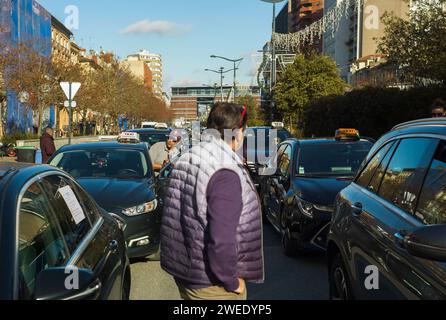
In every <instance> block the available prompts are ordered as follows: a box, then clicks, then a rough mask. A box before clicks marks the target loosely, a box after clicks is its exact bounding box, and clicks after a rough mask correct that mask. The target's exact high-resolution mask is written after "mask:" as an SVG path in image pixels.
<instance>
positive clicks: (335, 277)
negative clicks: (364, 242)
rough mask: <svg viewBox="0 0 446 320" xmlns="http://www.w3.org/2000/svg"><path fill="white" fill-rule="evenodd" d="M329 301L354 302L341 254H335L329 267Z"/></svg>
mask: <svg viewBox="0 0 446 320" xmlns="http://www.w3.org/2000/svg"><path fill="white" fill-rule="evenodd" d="M329 279H330V300H345V301H348V300H354V298H353V291H352V289H351V285H350V279H349V277H348V273H347V269H346V268H345V265H344V262H343V261H342V256H341V254H339V253H338V254H337V255H336V256H335V257H334V259H333V261H332V263H331V265H330V274H329Z"/></svg>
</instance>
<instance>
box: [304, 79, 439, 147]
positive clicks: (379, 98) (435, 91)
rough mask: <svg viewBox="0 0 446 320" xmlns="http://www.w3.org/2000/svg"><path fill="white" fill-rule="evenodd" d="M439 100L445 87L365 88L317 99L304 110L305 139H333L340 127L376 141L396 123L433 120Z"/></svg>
mask: <svg viewBox="0 0 446 320" xmlns="http://www.w3.org/2000/svg"><path fill="white" fill-rule="evenodd" d="M437 98H443V99H444V98H446V88H445V87H423V88H413V89H409V90H399V89H397V88H364V89H358V90H353V91H351V92H349V93H347V94H345V95H342V96H330V97H325V98H322V99H318V100H316V101H313V102H312V103H310V104H309V105H308V106H307V107H306V108H305V112H304V122H305V130H304V132H305V136H306V137H311V136H316V137H321V136H333V135H334V132H335V131H336V129H338V128H357V129H359V130H360V132H361V134H362V135H363V136H368V137H372V138H375V139H377V138H379V137H380V136H382V135H383V134H384V133H386V132H388V131H389V130H391V129H392V128H393V127H394V126H395V125H397V124H400V123H403V122H406V121H410V120H415V119H421V118H428V117H430V114H431V113H430V112H431V106H432V103H433V102H434V100H435V99H437Z"/></svg>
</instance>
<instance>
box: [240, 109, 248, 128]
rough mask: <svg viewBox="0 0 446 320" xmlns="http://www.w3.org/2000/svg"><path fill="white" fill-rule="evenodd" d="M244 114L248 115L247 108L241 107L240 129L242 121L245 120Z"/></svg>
mask: <svg viewBox="0 0 446 320" xmlns="http://www.w3.org/2000/svg"><path fill="white" fill-rule="evenodd" d="M246 113H248V108H247V107H246V106H243V112H242V119H241V120H240V127H243V120H245V117H246Z"/></svg>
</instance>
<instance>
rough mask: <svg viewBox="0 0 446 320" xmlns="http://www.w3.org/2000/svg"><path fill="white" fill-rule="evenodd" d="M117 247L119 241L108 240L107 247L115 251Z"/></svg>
mask: <svg viewBox="0 0 446 320" xmlns="http://www.w3.org/2000/svg"><path fill="white" fill-rule="evenodd" d="M118 247H119V243H118V241H116V240H113V241H110V243H109V245H108V249H109V250H110V251H111V252H113V253H115V252H116V251H117V250H118Z"/></svg>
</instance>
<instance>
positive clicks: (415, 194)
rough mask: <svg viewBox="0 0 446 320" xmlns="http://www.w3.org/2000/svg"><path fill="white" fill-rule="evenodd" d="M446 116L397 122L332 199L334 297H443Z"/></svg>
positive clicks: (330, 246)
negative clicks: (351, 179)
mask: <svg viewBox="0 0 446 320" xmlns="http://www.w3.org/2000/svg"><path fill="white" fill-rule="evenodd" d="M445 223H446V119H444V118H443V119H426V120H419V121H413V122H409V123H405V124H402V125H399V126H397V127H395V128H394V129H393V130H392V131H391V132H390V133H388V134H386V135H385V136H384V137H382V138H381V139H380V140H379V141H378V142H377V143H376V145H375V146H374V147H373V149H372V150H371V152H370V154H369V156H368V158H367V160H366V163H365V165H364V166H363V168H362V169H361V170H360V172H359V174H358V176H357V177H356V179H355V181H354V183H352V184H351V185H349V186H348V187H347V188H346V189H344V190H343V191H342V192H341V193H340V194H339V195H338V197H337V201H336V205H335V211H334V215H333V220H332V227H331V231H330V234H329V237H328V257H329V259H328V260H329V277H330V295H331V298H333V299H392V300H393V299H445V298H446V282H445V280H446V264H445V262H446V224H445Z"/></svg>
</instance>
